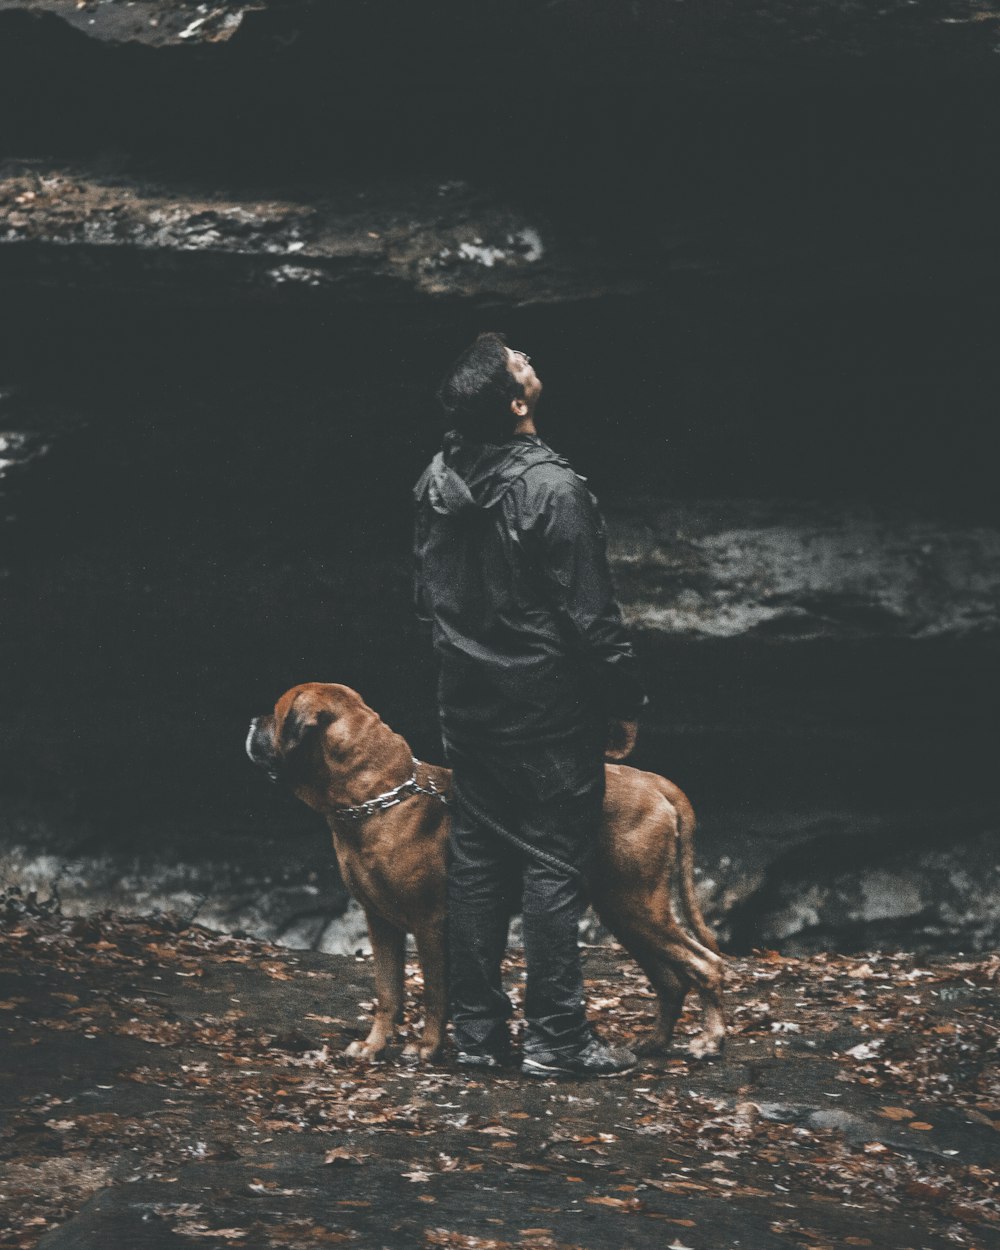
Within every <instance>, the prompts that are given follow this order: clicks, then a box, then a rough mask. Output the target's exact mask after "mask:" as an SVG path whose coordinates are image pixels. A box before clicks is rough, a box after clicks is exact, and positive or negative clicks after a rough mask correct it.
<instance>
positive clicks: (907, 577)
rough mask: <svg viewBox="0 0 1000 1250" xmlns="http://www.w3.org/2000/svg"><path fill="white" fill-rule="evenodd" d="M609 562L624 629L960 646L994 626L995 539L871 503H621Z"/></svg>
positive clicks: (986, 530) (999, 534)
mask: <svg viewBox="0 0 1000 1250" xmlns="http://www.w3.org/2000/svg"><path fill="white" fill-rule="evenodd" d="M610 556H611V560H612V564H613V567H614V571H615V578H616V582H617V584H618V587H619V592H620V596H621V600H622V605H623V608H624V610H625V612H626V615H627V616H628V618H629V620H630V623H631V624H632V625H633V626H634V627H635V628H637V629H641V630H643V631H645V632H648V633H652V634H663V635H667V636H671V637H679V638H735V637H739V636H741V635H745V636H756V637H760V638H768V637H770V638H787V639H794V638H843V639H851V638H866V637H888V638H921V639H926V638H940V637H945V636H951V637H955V638H961V637H966V636H970V635H975V634H985V633H990V634H994V633H996V632H997V629H998V627H1000V530H997V529H995V528H992V527H987V526H980V527H962V526H960V525H958V524H954V523H949V522H947V521H938V520H934V521H931V520H928V519H926V518H922V517H919V516H914V515H906V514H905V513H903V512H895V513H894V512H893V511H892V510H891V509H885V508H878V507H876V506H874V505H870V504H868V505H863V504H860V503H859V504H854V505H851V504H843V505H836V504H833V503H826V504H810V503H806V502H797V501H792V500H789V501H781V500H752V499H751V500H746V499H741V500H738V501H736V500H717V501H710V500H704V501H699V502H687V503H682V504H672V505H666V504H664V503H663V502H662V501H658V500H655V499H651V500H648V501H646V502H645V503H643V502H642V501H634V500H633V501H630V503H629V505H628V510H627V511H625V510H624V509H621V510H616V511H615V513H614V514H613V517H612V525H611V543H610Z"/></svg>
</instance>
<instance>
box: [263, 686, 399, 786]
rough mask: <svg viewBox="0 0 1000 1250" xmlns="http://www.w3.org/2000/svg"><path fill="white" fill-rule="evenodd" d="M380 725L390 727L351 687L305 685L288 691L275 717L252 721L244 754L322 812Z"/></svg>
mask: <svg viewBox="0 0 1000 1250" xmlns="http://www.w3.org/2000/svg"><path fill="white" fill-rule="evenodd" d="M377 726H381V727H382V728H383V729H385V728H386V726H384V725H382V722H381V720H380V719H379V717H378V715H377V713H375V712H373V711H372V709H371V708H370V707H368V705H367V704H366V703H365V701H364V700H363V699H362V698H361V696H360V695H359V694H358V693H357V692H356V691H354V690H351V689H350V687H348V686H338V685H328V684H326V683H323V682H306V683H305V684H303V685H301V686H293V687H292V689H291V690H287V691H286V692H285V693H284V694H283V695H282V696H281V698H280V699H279V700H278V702H277V703H276V704H275V706H274V711H273V712H271V713H269V714H268V715H266V716H257V717H254V719H253V720H252V721H251V722H250V732H249V733H248V734H247V740H246V751H247V755H249V757H250V759H251V760H252V761H253V762H254V763H255V764H256V765H257V766H258V767H259V768H263V769H264V770H265V772H266V773H267V775H268V776H269V777H270V778H271V780H272V781H278V782H281V783H282V784H285V785H288V786H289V787H290V788H291V789H292V790H294V792H295V793H296V794H297V795H298V797H299V798H301V799H303V800H304V801H305V802H306V803H308V804H309V806H310V807H315V808H317V809H321V808H322V807H323V806H324V805H325V803H326V802H327V801H328V789H329V785H330V783H331V781H335V780H336V778H337V777H338V775H341V774H344V773H347V772H349V771H351V768H352V766H353V765H354V763H355V761H356V758H357V757H358V755H359V754H364V752H365V746H366V739H367V738H368V737H369V735H370V733H371V732H372V730H374V729H375V728H376V727H377Z"/></svg>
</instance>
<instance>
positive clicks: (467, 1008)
mask: <svg viewBox="0 0 1000 1250" xmlns="http://www.w3.org/2000/svg"><path fill="white" fill-rule="evenodd" d="M448 756H449V762H450V763H451V765H452V767H453V769H454V778H453V791H452V793H453V806H452V822H451V858H450V864H449V869H448V949H449V991H450V997H451V1016H452V1021H453V1024H454V1030H455V1042H456V1044H457V1046H458V1048H459V1049H460V1050H468V1049H470V1048H473V1049H481V1048H486V1049H490V1050H500V1049H503V1048H504V1047H505V1046H506V1045H507V1042H508V1034H507V1028H506V1023H505V1022H506V1020H507V1019H508V1018H509V1017H510V1014H511V1010H512V1009H511V1003H510V1000H509V998H508V997H507V995H506V994H505V993H504V991H503V988H502V985H501V980H500V961H501V959H502V958H503V954H504V950H505V948H506V945H507V929H508V925H509V921H510V917H511V915H512V914H513V913H514V912H516V911H517V910H518V909H519V908H520V910H521V911H522V914H523V924H524V945H525V955H526V959H527V965H528V980H527V992H526V996H525V1000H524V1012H525V1016H526V1018H527V1032H526V1035H525V1050H526V1051H527V1052H529V1053H530V1052H531V1051H537V1050H541V1049H545V1050H551V1049H556V1050H560V1049H562V1050H571V1049H575V1048H577V1047H578V1046H580V1045H581V1044H582V1043H583V1042H584V1041H585V1040H586V1038H587V1036H588V1032H587V1022H586V1016H585V1014H584V1001H583V975H582V971H581V967H580V949H579V943H578V931H579V921H580V916H581V913H582V911H583V907H584V893H585V891H584V875H585V873H586V871H587V869H588V866H589V863H588V861H589V860H590V858H591V856H592V854H593V850H594V846H595V844H596V839H597V834H598V830H599V828H600V820H601V808H602V804H603V798H604V765H603V761H602V759H601V755H600V753H599V751H598V750H597V749H596V748H595V747H594V745H593V744H592V743H589V742H587V743H583V744H580V743H571V744H561V745H560V746H559V747H558V748H552V747H541V748H538V749H535V750H531V751H527V750H521V751H519V752H517V753H516V754H510V753H503V752H497V751H485V750H483V751H479V750H476V751H470V750H468V749H467V748H464V747H463V748H461V749H459V748H456V747H454V746H453V745H451V744H449V748H448Z"/></svg>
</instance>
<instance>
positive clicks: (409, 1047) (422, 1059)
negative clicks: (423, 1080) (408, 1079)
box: [402, 1042, 442, 1063]
mask: <svg viewBox="0 0 1000 1250" xmlns="http://www.w3.org/2000/svg"><path fill="white" fill-rule="evenodd" d="M441 1051H442V1045H441V1043H440V1042H438V1043H437V1044H436V1045H425V1046H421V1045H419V1044H418V1043H417V1042H407V1044H406V1045H405V1046H404V1047H403V1055H402V1058H403V1059H404V1060H405V1061H406V1062H407V1063H433V1062H434V1061H435V1060H436V1059H438V1058H440V1056H441Z"/></svg>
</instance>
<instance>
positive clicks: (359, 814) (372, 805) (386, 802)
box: [330, 756, 448, 822]
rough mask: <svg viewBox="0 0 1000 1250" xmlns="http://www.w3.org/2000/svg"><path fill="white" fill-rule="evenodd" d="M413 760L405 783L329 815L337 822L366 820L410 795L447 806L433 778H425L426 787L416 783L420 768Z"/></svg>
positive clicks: (446, 801)
mask: <svg viewBox="0 0 1000 1250" xmlns="http://www.w3.org/2000/svg"><path fill="white" fill-rule="evenodd" d="M411 759H412V760H413V775H412V776H411V777H409V778H408V779H407V780H406V781H404V782H401V783H400V784H399V785H398V786H393V788H392V789H391V790H386V791H385V793H384V794H376V796H375V797H374V798H373V799H365V801H364V802H363V803H356V804H355V805H354V806H353V807H335V808H334V809H333V811H332V812H331V813H330V814H331V815H332V816H334V817H335V818H336V819H337V820H346V821H352V822H353V821H358V820H367V819H368V817H369V816H374V815H375V813H376V812H384V811H385V810H386V809H387V808H390V807H395V806H396V805H397V804H398V803H402V802H403V800H404V799H408V798H409V797H410V795H411V794H429V795H432V796H433V797H434V798H436V799H440V801H441V802H442V803H444V804H445V805H446V806H447V803H448V797H447V795H446V794H445V793H444V792H443V791H442V790H439V789H438V788H437V785H436V784H435V782H434V778H433V777H431V776H429V775H428V777H427V785H425V786H422V785H421V784H420V782H419V781H417V769H418V768H419V767H420V761H419V760H417V758H416V757H415V756H411Z"/></svg>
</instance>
